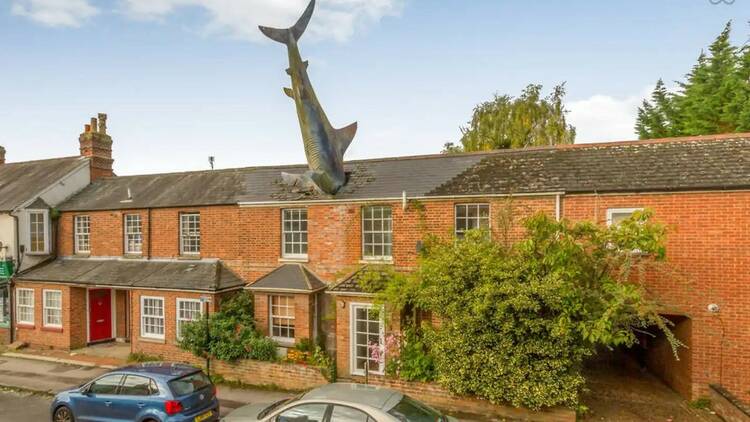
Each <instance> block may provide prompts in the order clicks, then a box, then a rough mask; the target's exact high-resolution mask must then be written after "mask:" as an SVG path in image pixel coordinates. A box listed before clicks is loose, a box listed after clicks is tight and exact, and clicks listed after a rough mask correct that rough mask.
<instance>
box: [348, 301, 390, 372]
mask: <svg viewBox="0 0 750 422" xmlns="http://www.w3.org/2000/svg"><path fill="white" fill-rule="evenodd" d="M349 311H350V312H349V326H350V329H351V331H350V332H351V336H350V337H349V339H350V340H349V343H350V346H351V351H350V355H351V363H350V364H349V367H350V368H351V373H352V375H364V374H365V367H366V365H368V364H369V371H370V373H371V374H379V375H382V374H383V372H384V369H385V359H380V361H379V362H378V360H377V359H376V358H374V357H373V356H372V353H371V346H373V345H374V346H377V347H380V348H381V350H382V348H383V343H384V338H383V337H384V331H385V330H384V324H383V312H382V310H380V311H378V309H376V308H375V307H373V305H371V304H359V303H352V304H351V307H350V309H349ZM381 354H382V353H381Z"/></svg>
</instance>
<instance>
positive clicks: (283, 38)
mask: <svg viewBox="0 0 750 422" xmlns="http://www.w3.org/2000/svg"><path fill="white" fill-rule="evenodd" d="M313 9H315V0H310V4H308V5H307V9H305V12H304V13H302V16H300V18H299V20H297V23H295V24H294V26H292V27H291V28H286V29H280V28H270V27H267V26H259V27H258V28H260V31H261V32H262V33H263V34H265V36H267V37H268V38H270V39H272V40H274V41H277V42H280V43H282V44H289V43H290V42H291V41H292V40H294V41H297V40H299V39H300V38H301V37H302V34H303V33H304V32H305V29H306V28H307V24H308V23H310V17H312V14H313Z"/></svg>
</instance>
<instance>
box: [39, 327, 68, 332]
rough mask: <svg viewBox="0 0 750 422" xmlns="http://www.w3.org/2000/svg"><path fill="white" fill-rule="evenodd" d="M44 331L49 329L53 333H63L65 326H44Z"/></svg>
mask: <svg viewBox="0 0 750 422" xmlns="http://www.w3.org/2000/svg"><path fill="white" fill-rule="evenodd" d="M42 331H49V332H52V333H62V332H63V328H62V327H42Z"/></svg>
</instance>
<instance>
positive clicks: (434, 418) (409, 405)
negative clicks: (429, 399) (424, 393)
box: [388, 396, 446, 422]
mask: <svg viewBox="0 0 750 422" xmlns="http://www.w3.org/2000/svg"><path fill="white" fill-rule="evenodd" d="M388 413H389V414H390V415H392V416H395V417H396V418H397V419H398V420H400V421H402V422H444V421H445V420H446V419H445V417H444V416H443V415H441V414H440V413H438V412H437V411H436V410H434V409H433V408H431V407H429V406H427V405H424V404H422V403H420V402H418V401H416V400H414V399H412V398H411V397H407V396H404V398H403V399H401V401H400V402H398V404H396V405H395V406H393V409H391V410H389V411H388Z"/></svg>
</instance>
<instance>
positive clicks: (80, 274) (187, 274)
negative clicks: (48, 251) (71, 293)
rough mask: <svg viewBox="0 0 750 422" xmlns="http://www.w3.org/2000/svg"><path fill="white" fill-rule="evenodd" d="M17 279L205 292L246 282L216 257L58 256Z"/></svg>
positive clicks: (237, 285)
mask: <svg viewBox="0 0 750 422" xmlns="http://www.w3.org/2000/svg"><path fill="white" fill-rule="evenodd" d="M16 279H17V280H19V281H46V282H62V283H71V284H85V285H92V286H93V285H96V286H116V287H136V288H153V289H166V290H199V291H206V292H214V291H219V290H226V289H230V288H234V287H239V286H242V285H244V284H245V283H244V281H243V280H242V279H240V278H239V277H237V276H236V275H235V274H234V273H233V272H232V271H230V270H229V269H228V268H227V267H226V266H225V265H224V264H223V263H221V261H217V260H211V261H203V260H201V261H198V260H196V261H187V260H186V261H176V260H145V259H95V258H58V259H56V260H53V261H49V262H48V263H47V264H42V265H40V266H38V267H34V268H32V269H29V270H27V271H24V272H22V273H21V274H19V275H18V276H17V278H16Z"/></svg>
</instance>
